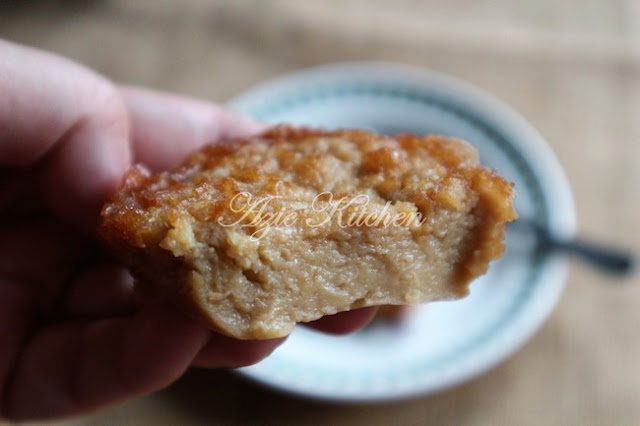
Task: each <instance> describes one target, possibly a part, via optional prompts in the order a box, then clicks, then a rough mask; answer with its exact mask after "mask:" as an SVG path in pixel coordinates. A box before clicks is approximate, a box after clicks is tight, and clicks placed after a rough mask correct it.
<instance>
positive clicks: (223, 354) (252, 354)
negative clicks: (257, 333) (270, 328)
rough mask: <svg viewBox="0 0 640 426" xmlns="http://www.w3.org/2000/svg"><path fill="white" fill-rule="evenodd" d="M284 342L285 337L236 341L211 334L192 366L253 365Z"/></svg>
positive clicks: (223, 366)
mask: <svg viewBox="0 0 640 426" xmlns="http://www.w3.org/2000/svg"><path fill="white" fill-rule="evenodd" d="M285 340H286V337H282V338H278V339H266V340H238V339H233V338H231V337H227V336H223V335H221V334H217V333H213V334H212V335H211V337H210V339H209V341H208V342H207V344H206V345H205V346H204V347H203V348H202V350H201V351H200V353H199V354H198V356H197V357H196V359H195V360H194V362H193V365H194V366H196V367H206V368H239V367H245V366H248V365H253V364H256V363H257V362H259V361H261V360H263V359H264V358H266V357H267V356H269V355H270V354H271V353H272V352H273V351H274V350H275V349H276V348H277V347H278V346H280V345H281V344H282V343H283V342H284V341H285Z"/></svg>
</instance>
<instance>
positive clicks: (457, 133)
mask: <svg viewBox="0 0 640 426" xmlns="http://www.w3.org/2000/svg"><path fill="white" fill-rule="evenodd" d="M231 106H232V107H234V108H236V109H239V110H241V111H243V112H245V113H248V114H250V115H252V116H254V117H257V118H259V119H262V120H265V121H267V122H270V123H280V122H291V123H298V124H306V125H313V126H322V127H327V128H336V127H355V128H367V129H372V130H377V131H381V132H385V133H396V132H403V131H408V132H413V133H418V134H428V133H440V134H444V135H451V136H454V137H459V138H462V139H465V140H467V141H469V142H471V143H472V144H473V145H475V146H476V147H477V148H478V150H479V152H480V156H481V159H482V161H483V162H484V163H485V164H487V165H489V166H491V167H493V168H495V169H497V170H498V171H499V172H500V174H502V175H503V176H505V177H506V178H508V179H509V180H511V181H512V182H515V184H516V192H517V194H518V195H517V197H516V200H515V204H516V209H517V211H518V213H519V214H520V215H521V216H522V217H527V218H532V219H535V220H538V221H539V222H541V223H543V224H547V225H548V226H549V227H550V228H551V229H552V230H553V231H555V232H559V233H564V234H568V235H571V234H573V232H574V230H575V214H574V208H573V203H572V197H571V192H570V189H569V185H568V183H567V180H566V178H565V176H564V173H563V171H562V169H561V167H560V165H559V164H558V162H557V160H556V158H555V156H554V155H553V153H552V152H551V150H550V149H549V148H548V146H547V145H546V143H545V142H544V140H543V139H542V137H541V136H540V135H539V134H538V133H537V132H536V131H535V130H534V129H533V127H531V125H529V124H528V123H527V122H526V121H525V120H524V119H523V118H522V117H520V116H519V115H517V114H516V113H515V112H514V111H513V110H511V109H510V108H509V107H507V106H506V105H504V104H503V103H501V102H499V101H497V100H496V99H494V98H492V97H491V96H489V95H487V94H486V93H484V92H482V91H480V90H478V89H476V88H474V87H472V86H470V85H468V84H466V83H463V82H460V81H458V80H455V79H452V78H449V77H446V76H443V75H440V74H437V73H434V72H431V71H427V70H424V69H416V68H410V67H406V66H398V65H390V64H378V63H347V64H336V65H329V66H324V67H319V68H313V69H308V70H303V71H300V72H296V73H293V74H289V75H285V76H284V77H281V78H278V79H276V80H273V81H269V82H267V83H265V84H262V85H260V86H258V87H256V88H254V89H251V90H249V91H248V92H246V93H245V94H243V95H241V96H239V97H237V98H235V99H234V100H233V101H232V102H231ZM565 277H566V264H565V261H564V259H560V258H557V257H554V256H551V255H550V254H549V253H547V252H545V251H543V250H542V249H540V248H539V247H538V246H537V244H536V241H535V239H534V238H527V236H523V235H522V231H520V233H518V232H516V231H515V230H512V231H508V232H507V250H506V252H505V255H504V256H503V258H502V259H500V260H499V261H497V262H495V263H493V264H492V266H491V268H490V270H489V272H488V274H487V275H485V276H483V277H482V278H480V279H478V280H476V281H475V282H474V283H472V285H471V294H470V295H469V297H467V298H465V299H463V300H460V301H455V302H438V303H431V304H428V305H424V306H421V307H418V308H416V309H414V310H413V311H412V313H411V314H410V316H409V317H408V318H407V320H406V321H405V322H404V323H403V324H402V326H401V327H399V328H393V327H388V326H387V327H385V326H377V327H376V326H373V327H370V328H367V329H365V330H363V331H362V332H359V333H356V334H353V335H350V336H346V337H335V336H328V335H323V334H321V333H318V332H315V331H312V330H310V329H308V328H305V327H298V328H297V329H296V331H295V332H294V333H293V334H292V335H291V337H290V338H289V340H288V341H287V342H286V343H285V344H284V345H283V346H281V347H280V348H279V349H278V350H276V352H275V353H274V354H273V355H271V356H270V357H269V358H267V359H266V360H264V361H262V362H260V363H259V364H257V365H255V366H252V367H248V368H244V369H241V370H239V371H240V372H241V373H242V374H245V375H246V376H249V377H251V378H253V379H255V380H258V381H260V382H262V383H265V384H268V385H270V386H273V387H275V388H278V389H280V390H284V391H288V392H293V393H296V394H299V395H304V396H308V397H313V398H320V399H330V400H337V401H373V400H383V399H394V398H400V397H406V396H411V395H416V394H426V393H429V392H435V391H439V390H442V389H444V388H447V387H450V386H452V385H455V384H457V383H461V382H463V381H465V380H469V379H470V378H472V377H475V376H477V375H479V374H480V373H482V372H484V371H486V370H487V369H489V368H491V367H493V366H495V365H496V364H498V363H499V362H501V361H503V360H504V359H505V358H507V357H508V356H509V355H510V354H512V353H513V352H514V351H515V350H517V349H518V348H519V347H520V346H521V345H522V344H523V343H524V342H525V341H526V340H527V339H529V338H530V337H531V335H532V334H533V333H534V332H535V331H536V330H537V329H538V327H539V326H540V325H541V324H542V323H543V322H544V320H545V319H546V318H547V316H548V315H549V313H550V312H551V310H552V308H553V306H554V305H555V303H556V301H557V299H558V297H559V295H560V293H561V291H562V289H563V287H564V281H565Z"/></svg>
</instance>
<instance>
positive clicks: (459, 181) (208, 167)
mask: <svg viewBox="0 0 640 426" xmlns="http://www.w3.org/2000/svg"><path fill="white" fill-rule="evenodd" d="M512 196H513V190H512V185H511V184H510V183H508V182H506V181H505V180H504V179H502V178H501V177H499V176H497V175H496V174H495V173H494V172H493V171H491V170H489V169H487V168H485V167H482V166H481V165H480V164H479V163H478V158H477V153H476V151H475V150H474V149H473V148H472V147H471V146H469V145H468V144H466V143H464V142H461V141H458V140H454V139H450V138H446V137H442V136H427V137H417V136H413V135H409V134H403V135H397V136H394V137H387V136H382V135H377V134H373V133H370V132H366V131H359V130H339V131H323V130H310V129H299V128H292V127H285V126H281V127H275V128H272V129H270V130H268V131H267V132H265V133H263V134H261V135H259V136H256V137H253V138H249V139H237V140H228V141H222V142H219V143H216V144H212V145H209V146H206V147H204V148H202V149H201V150H199V151H197V152H194V153H193V154H191V155H190V156H189V157H188V158H187V159H186V161H184V163H183V164H182V165H181V166H180V167H177V168H176V169H174V170H171V171H166V172H162V173H157V174H151V173H149V172H148V171H147V170H146V169H144V168H143V167H141V166H138V167H135V168H134V169H132V170H131V171H130V172H129V173H128V174H127V176H126V178H125V180H124V184H123V187H122V188H121V190H120V191H118V192H117V193H116V194H114V195H113V197H112V199H111V200H110V201H109V202H108V203H107V204H106V205H105V207H104V209H103V211H102V222H101V225H100V229H99V230H100V233H101V235H102V236H103V237H104V239H105V240H106V241H107V242H108V243H109V244H110V245H111V246H112V247H113V248H115V250H116V251H117V252H118V253H119V254H120V255H121V257H122V259H123V261H124V262H125V263H126V264H127V265H128V266H129V267H130V268H131V271H132V273H133V274H134V276H135V277H136V279H137V282H138V284H137V285H138V289H139V290H140V291H142V292H143V293H148V292H152V293H153V294H155V295H159V296H161V297H165V298H167V299H170V300H172V301H174V302H176V303H178V304H179V305H181V306H183V307H184V309H186V311H187V312H189V313H191V314H192V315H194V316H196V317H198V318H201V319H202V320H204V321H205V322H206V323H207V324H208V325H209V326H210V327H211V328H213V329H215V330H217V331H219V332H221V333H224V334H226V335H228V336H232V337H236V338H240V339H265V338H274V337H279V336H285V335H287V334H289V333H290V332H291V331H292V329H293V327H294V325H295V323H296V322H306V321H312V320H315V319H318V318H320V317H322V316H324V315H330V314H335V313H337V312H341V311H347V310H350V309H354V308H360V307H364V306H373V305H412V304H417V303H422V302H427V301H433V300H448V299H456V298H460V297H462V296H463V295H465V294H466V293H467V285H468V283H469V282H470V281H471V280H472V279H473V278H475V277H477V276H478V275H481V274H483V273H484V272H485V271H486V270H487V267H488V264H489V261H491V260H492V259H495V258H497V257H499V256H500V255H501V253H502V251H503V242H502V240H503V231H504V226H505V222H507V221H510V220H513V219H515V217H516V215H515V213H514V211H513V208H512V205H511V199H512Z"/></svg>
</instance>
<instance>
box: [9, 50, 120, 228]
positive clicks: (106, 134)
mask: <svg viewBox="0 0 640 426" xmlns="http://www.w3.org/2000/svg"><path fill="white" fill-rule="evenodd" d="M0 94H1V96H0V166H4V167H21V166H34V165H41V166H42V169H41V171H42V173H43V174H42V189H43V192H44V194H45V197H46V200H47V204H48V205H49V207H51V208H52V210H53V211H54V212H56V213H57V214H58V215H59V216H60V217H62V218H63V219H65V220H67V221H70V222H73V223H75V224H78V225H80V226H83V227H84V228H85V229H87V228H90V229H92V228H93V226H94V224H95V221H96V220H97V217H98V211H99V209H100V207H101V204H102V203H103V202H104V200H105V198H106V196H107V194H108V193H109V192H111V191H113V189H114V188H115V187H116V186H117V185H118V183H119V181H120V179H121V177H122V175H123V174H124V172H125V171H126V169H127V168H128V167H129V165H130V152H129V142H128V132H129V129H128V120H127V112H126V108H125V106H124V103H123V102H122V99H121V96H120V94H119V92H118V91H117V89H115V88H114V87H113V85H112V84H111V83H109V81H108V80H106V79H105V78H103V77H101V76H100V75H98V74H96V73H94V72H92V71H90V70H88V69H86V68H84V67H82V66H81V65H79V64H76V63H73V62H71V61H69V60H66V59H64V58H61V57H59V56H56V55H53V54H50V53H47V52H43V51H39V50H37V49H32V48H28V47H24V46H20V45H16V44H12V43H9V42H5V41H2V40H0Z"/></svg>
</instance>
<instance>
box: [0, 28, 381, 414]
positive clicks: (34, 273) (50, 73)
mask: <svg viewBox="0 0 640 426" xmlns="http://www.w3.org/2000/svg"><path fill="white" fill-rule="evenodd" d="M0 94H1V96H0V218H1V219H2V220H0V348H1V350H0V418H9V419H13V420H25V419H34V418H41V419H43V418H54V417H61V416H69V415H77V414H81V413H87V412H90V411H93V410H97V409H100V408H103V407H105V406H107V405H109V404H113V403H116V402H120V401H123V400H126V399H129V398H133V397H137V396H140V395H144V394H147V393H149V392H153V391H156V390H158V389H161V388H164V387H166V386H167V385H169V384H171V383H172V382H173V381H175V380H176V379H178V378H179V377H180V376H181V375H182V374H183V373H184V372H185V370H186V369H187V368H189V367H190V366H200V367H209V368H212V367H239V366H244V365H249V364H253V363H255V362H257V361H259V360H260V359H262V358H264V357H265V356H267V355H268V354H270V353H271V352H272V351H273V350H274V349H275V348H276V347H277V346H278V345H280V344H281V343H282V342H283V340H284V339H275V340H264V341H240V340H235V339H231V338H229V337H226V336H222V335H219V334H216V333H214V332H212V331H210V330H208V329H206V328H205V327H203V326H202V325H200V324H199V323H197V322H195V321H193V320H191V319H190V318H189V317H187V316H186V315H184V314H182V313H181V312H179V311H177V310H176V309H175V308H174V307H173V306H172V305H170V304H167V303H163V302H155V303H145V304H142V303H140V302H139V301H137V300H136V298H135V297H134V295H133V293H132V284H133V283H132V279H131V277H130V275H129V274H128V273H127V271H126V270H125V269H124V268H123V267H122V266H121V265H119V264H118V263H117V262H116V261H115V260H114V259H113V258H112V256H110V254H109V253H108V252H106V251H105V249H104V248H103V247H102V246H101V245H100V243H99V241H98V240H97V237H96V234H95V226H96V223H97V220H98V217H99V211H100V208H101V206H102V204H103V203H104V201H105V200H106V198H107V197H108V195H109V194H110V193H111V192H112V191H114V190H115V189H116V188H117V187H118V185H119V182H120V179H121V178H122V176H123V174H124V173H125V171H126V170H127V169H128V168H129V167H130V166H131V165H132V164H133V163H136V162H142V163H145V164H147V165H148V166H149V167H151V168H152V169H163V168H167V167H170V166H172V165H174V164H175V163H176V162H179V161H180V160H181V158H182V157H183V156H184V155H185V154H186V153H187V152H189V151H191V150H193V149H195V148H197V147H199V146H201V145H203V144H205V143H208V142H211V141H214V140H217V139H224V138H229V137H233V136H242V135H248V134H252V133H255V132H257V131H259V130H261V129H262V127H263V126H262V125H261V124H259V123H256V122H254V121H252V120H250V119H248V118H246V117H243V116H241V115H238V114H236V113H233V112H231V111H228V110H225V109H223V108H221V107H218V106H215V105H211V104H208V103H206V102H202V101H197V100H192V99H185V98H181V97H178V96H175V95H171V94H165V93H157V92H152V91H148V90H144V89H138V88H123V87H118V86H116V85H114V84H113V83H111V82H109V81H108V80H107V79H105V78H104V77H102V76H100V75H98V74H96V73H95V72H93V71H91V70H88V69H86V68H84V67H82V66H80V65H78V64H76V63H73V62H71V61H69V60H66V59H64V58H61V57H58V56H55V55H52V54H49V53H46V52H42V51H38V50H35V49H30V48H27V47H24V46H18V45H15V44H11V43H8V42H4V41H1V40H0ZM374 314H375V309H361V310H357V311H352V312H348V313H343V314H338V315H334V316H332V317H325V318H323V319H321V320H319V321H317V322H315V323H314V324H311V326H312V327H314V328H316V329H318V330H321V331H325V332H329V333H335V334H341V333H347V332H351V331H354V330H356V329H358V328H360V327H362V326H363V325H365V324H366V323H367V322H368V321H369V320H370V319H371V318H372V317H373V315H374Z"/></svg>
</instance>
